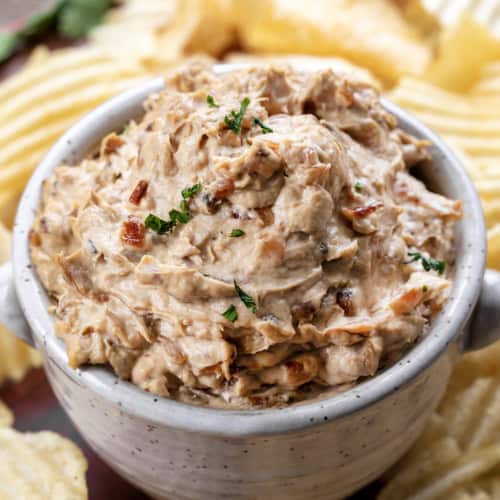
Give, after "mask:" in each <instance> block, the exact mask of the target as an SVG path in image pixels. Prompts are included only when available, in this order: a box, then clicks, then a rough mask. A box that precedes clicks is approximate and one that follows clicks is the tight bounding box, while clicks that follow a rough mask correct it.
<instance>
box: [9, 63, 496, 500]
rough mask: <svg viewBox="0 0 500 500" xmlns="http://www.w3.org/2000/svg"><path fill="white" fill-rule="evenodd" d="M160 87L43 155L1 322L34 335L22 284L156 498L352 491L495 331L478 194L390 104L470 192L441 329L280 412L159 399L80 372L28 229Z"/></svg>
mask: <svg viewBox="0 0 500 500" xmlns="http://www.w3.org/2000/svg"><path fill="white" fill-rule="evenodd" d="M231 68H232V67H228V66H225V67H217V69H216V70H217V71H228V70H230V69H231ZM162 86H163V82H162V80H156V81H153V82H151V83H149V84H147V85H145V86H143V87H141V88H140V89H136V90H133V91H130V92H128V93H126V94H124V95H122V96H120V97H118V98H116V99H113V100H112V101H110V102H108V103H107V104H105V105H104V106H102V107H100V108H99V109H97V110H96V111H94V112H93V113H91V114H90V115H88V116H87V117H85V118H84V119H83V120H82V121H80V122H79V123H78V124H77V125H76V126H75V127H73V128H72V129H71V130H70V131H69V132H68V133H67V134H66V135H65V136H63V137H62V139H60V140H59V142H58V143H57V144H56V145H55V146H54V147H53V149H52V150H51V151H50V152H49V154H48V155H47V157H46V158H45V160H44V161H43V162H42V163H41V164H40V166H39V168H38V169H37V171H36V172H35V174H34V176H33V178H32V179H31V181H30V183H29V185H28V187H27V189H26V191H25V194H24V196H23V198H22V201H21V205H20V208H19V211H18V215H17V220H16V226H15V232H14V253H13V256H14V257H13V280H11V283H12V284H13V286H12V285H11V286H10V287H9V286H7V285H6V283H7V282H8V280H9V276H8V275H9V274H10V269H9V268H8V267H7V268H4V269H3V270H1V271H0V283H1V282H3V286H0V306H1V307H0V311H1V312H0V321H1V320H2V319H3V321H5V322H6V323H8V324H9V325H11V326H12V327H14V328H16V331H17V332H19V334H20V335H23V334H24V336H25V338H27V330H26V329H23V326H22V323H23V320H22V318H21V311H20V310H18V306H17V305H16V303H15V294H17V297H18V298H19V303H20V307H21V309H22V311H23V313H24V315H25V316H26V318H27V321H28V322H29V325H30V327H31V329H32V332H33V338H34V341H35V343H36V345H37V346H38V348H39V349H40V350H41V351H42V353H43V355H44V358H45V369H46V371H47V374H48V377H49V380H50V383H51V384H52V387H53V389H54V391H55V393H56V395H57V397H58V398H59V400H60V402H61V404H62V406H63V407H64V408H65V410H66V411H67V413H68V414H69V416H70V417H71V419H72V420H73V422H74V423H75V424H76V426H77V427H78V428H79V430H80V432H81V433H82V435H83V436H84V437H85V438H86V439H87V441H88V442H89V443H90V445H91V446H92V447H93V448H94V449H95V450H96V452H97V453H98V454H99V455H100V456H101V457H102V458H103V459H104V460H105V461H106V462H107V463H108V464H109V465H110V466H111V467H113V468H114V469H115V470H116V471H117V472H118V473H119V474H121V475H122V476H123V477H125V478H127V479H128V480H129V481H130V482H132V483H134V484H135V485H137V486H138V487H139V488H142V489H143V490H144V491H145V492H147V493H149V494H150V495H152V496H154V497H156V498H168V499H170V500H181V499H182V500H188V499H189V500H194V499H206V498H210V499H224V498H227V499H231V500H236V499H264V498H265V499H267V498H272V499H273V500H276V499H282V498H283V499H285V498H286V499H313V498H314V499H328V500H331V499H336V498H342V497H344V496H346V495H348V494H350V493H352V492H353V491H355V490H357V489H358V488H360V487H362V486H363V485H365V484H367V483H368V482H370V481H372V480H373V479H374V478H376V477H377V476H379V475H380V474H381V473H382V472H383V471H384V470H386V469H387V468H388V467H389V466H390V465H392V464H393V463H394V462H395V461H396V460H397V459H398V458H399V457H400V456H401V455H402V454H403V453H404V452H405V451H406V450H407V449H408V448H409V447H410V446H411V444H412V443H413V442H414V440H415V439H416V438H417V437H418V435H419V434H420V432H421V431H422V430H423V428H424V426H425V423H426V420H427V418H428V417H429V415H430V414H431V413H432V411H433V410H434V408H435V407H436V405H437V403H438V401H439V399H440V397H441V396H442V394H443V392H444V390H445V388H446V384H447V381H448V379H449V376H450V373H451V370H452V367H453V364H454V362H455V360H456V359H457V358H458V356H459V354H460V352H461V351H462V350H463V348H464V346H475V345H480V344H483V343H484V342H485V341H484V340H482V339H481V338H480V337H471V336H470V335H468V334H467V333H466V332H467V330H468V329H467V328H466V325H467V322H468V321H469V320H470V318H471V315H472V312H473V310H474V307H475V304H476V302H477V299H478V296H479V292H480V290H481V284H482V282H483V273H484V261H485V246H486V244H485V228H484V223H483V215H482V211H481V207H480V203H479V200H478V197H477V194H476V192H475V190H474V188H473V186H472V183H471V181H470V179H469V178H468V176H467V175H466V173H465V172H464V170H463V168H462V167H461V165H460V164H459V162H458V161H457V159H456V158H455V157H454V156H453V154H452V153H451V152H450V151H449V150H448V148H447V147H446V146H445V145H444V144H443V143H442V141H441V140H440V139H439V138H438V137H436V136H435V135H434V134H432V133H431V132H430V131H429V130H428V129H426V128H425V127H423V126H422V125H421V124H419V123H418V122H417V121H416V120H415V119H413V118H412V117H410V116H409V115H407V114H406V113H404V112H403V111H401V110H400V109H398V108H397V107H395V106H394V105H392V104H390V103H388V102H384V104H385V105H386V106H387V108H388V109H389V110H390V111H391V112H393V113H394V114H395V115H396V116H397V117H398V119H399V121H400V126H401V127H402V128H404V129H406V130H407V131H409V132H411V133H413V134H415V135H417V136H419V137H424V138H427V139H429V140H430V141H431V142H432V143H433V145H434V146H433V156H434V160H433V161H432V162H431V163H429V164H427V165H425V166H424V167H423V168H422V175H423V177H424V178H425V179H426V180H427V182H428V183H429V184H430V185H431V187H434V188H436V189H439V190H440V191H441V192H443V193H444V194H446V195H448V196H450V197H454V198H461V199H462V200H463V202H464V213H465V217H464V219H463V220H462V221H461V222H460V223H459V227H458V231H457V263H456V267H455V276H454V285H453V291H452V297H451V299H450V300H449V301H448V303H447V305H446V307H445V308H444V310H443V311H442V312H441V313H440V314H439V316H438V317H436V319H435V320H434V322H433V327H432V329H431V331H430V333H429V334H428V335H427V337H426V338H425V339H423V340H422V341H420V342H419V344H418V345H417V346H415V347H414V348H413V349H412V351H411V352H410V353H409V354H408V355H407V356H405V357H404V358H403V359H402V360H401V361H400V362H399V363H397V364H396V365H395V366H393V367H391V368H389V369H387V370H385V371H384V372H382V373H380V374H378V375H377V376H376V377H374V378H373V379H370V380H367V381H365V382H363V383H361V384H359V385H358V386H356V387H355V388H353V389H352V390H349V391H347V392H344V393H342V394H339V395H336V396H335V397H332V398H330V399H325V400H322V401H314V402H310V403H307V404H301V405H297V406H291V407H289V408H285V409H281V410H277V409H270V410H262V411H260V410H259V411H227V410H226V411H224V410H215V409H209V408H199V407H192V406H188V405H185V404H182V403H179V402H176V401H172V400H168V399H163V398H159V397H156V396H155V395H153V394H149V393H146V392H143V391H141V390H140V389H138V388H137V387H135V386H133V385H131V384H130V383H128V382H124V381H120V380H118V379H117V378H116V377H115V376H114V375H113V374H112V373H111V372H110V371H109V370H107V369H105V368H102V367H88V368H84V369H78V370H72V369H71V368H69V367H68V366H67V356H66V352H65V348H64V345H63V343H62V342H61V341H59V340H58V339H56V337H55V335H54V331H53V319H52V318H51V316H50V315H49V314H48V312H47V306H48V299H47V296H46V294H45V292H44V290H43V288H42V286H41V284H40V283H39V281H38V280H37V278H36V276H35V274H34V272H33V269H32V268H31V264H30V257H29V251H28V243H27V232H28V230H29V228H30V226H31V224H32V221H33V218H34V212H35V210H36V207H37V205H38V202H39V195H40V185H41V182H42V181H43V179H45V178H47V177H48V176H49V174H50V172H51V171H52V169H53V168H54V167H55V166H56V165H58V164H60V163H62V162H64V161H77V160H78V159H80V158H81V157H82V156H83V155H85V154H86V153H87V152H88V151H89V150H90V149H91V148H92V147H93V146H94V145H95V144H96V143H97V142H98V140H99V139H100V138H101V137H102V136H104V135H105V134H107V133H108V132H110V131H112V130H115V129H120V128H121V127H122V126H123V124H124V123H125V122H126V121H127V120H128V119H130V118H136V117H139V116H140V115H141V112H142V107H141V102H142V101H143V100H144V98H145V97H146V96H148V95H149V94H151V93H154V92H157V91H159V90H161V88H162ZM489 273H490V272H489ZM2 276H3V278H2ZM488 278H489V284H488V286H487V287H486V288H485V289H484V291H483V298H484V303H485V304H486V303H487V304H489V307H490V309H489V310H488V314H489V316H488V320H487V321H486V320H485V318H483V317H482V316H481V311H480V310H479V312H477V313H476V317H475V318H473V319H472V321H476V322H481V321H482V322H483V323H481V324H482V325H483V326H484V325H486V326H487V327H488V328H489V332H484V333H485V337H484V338H486V339H487V340H488V341H491V340H492V338H493V337H494V336H498V334H499V332H498V331H494V328H493V327H494V326H495V325H496V326H498V325H499V324H500V321H499V319H500V316H499V311H500V308H499V304H498V302H499V300H500V299H499V295H500V294H499V293H498V287H499V286H500V280H499V278H498V274H495V273H492V272H491V273H490V274H488ZM495 294H496V295H495ZM495 315H496V316H495ZM484 321H486V323H484ZM478 324H479V323H478ZM464 332H465V333H464ZM486 334H488V335H489V336H487V335H486ZM28 340H29V339H28Z"/></svg>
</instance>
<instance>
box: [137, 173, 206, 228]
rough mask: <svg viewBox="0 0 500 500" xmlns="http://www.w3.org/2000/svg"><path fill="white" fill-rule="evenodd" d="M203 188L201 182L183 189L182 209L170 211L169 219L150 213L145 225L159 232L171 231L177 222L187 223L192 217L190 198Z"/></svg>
mask: <svg viewBox="0 0 500 500" xmlns="http://www.w3.org/2000/svg"><path fill="white" fill-rule="evenodd" d="M200 190H201V184H199V183H198V184H195V185H194V186H191V187H188V188H185V189H183V190H182V201H181V203H180V210H176V209H175V208H174V209H172V210H170V212H169V213H168V216H169V220H168V221H166V220H163V219H161V218H160V217H158V216H157V215H154V214H149V215H148V216H147V217H146V219H145V220H144V225H145V226H146V227H147V228H148V229H152V230H153V231H154V232H155V233H157V234H167V233H170V232H171V231H172V230H173V229H174V227H175V226H177V224H187V223H188V222H189V221H190V219H191V214H190V213H189V205H188V200H189V199H191V198H192V197H193V196H194V195H195V194H196V193H199V192H200Z"/></svg>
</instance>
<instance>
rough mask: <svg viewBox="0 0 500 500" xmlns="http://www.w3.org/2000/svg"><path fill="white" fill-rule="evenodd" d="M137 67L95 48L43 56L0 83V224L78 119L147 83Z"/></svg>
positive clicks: (38, 55) (43, 53) (7, 220)
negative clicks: (36, 170)
mask: <svg viewBox="0 0 500 500" xmlns="http://www.w3.org/2000/svg"><path fill="white" fill-rule="evenodd" d="M150 77H151V74H150V73H148V72H147V71H146V70H145V69H144V68H143V67H142V66H141V64H140V62H137V61H134V60H129V61H123V60H119V59H114V58H111V57H110V56H109V55H108V54H107V53H106V52H105V51H103V50H102V49H98V48H95V47H79V48H69V49H62V50H57V51H54V52H50V53H47V51H46V50H45V49H38V50H37V51H35V55H34V56H33V57H32V59H31V61H30V62H29V63H28V65H27V66H26V67H25V68H24V69H23V70H22V71H20V72H19V73H18V74H16V75H14V76H13V77H11V78H9V79H7V80H6V81H5V82H3V83H1V84H0V106H1V108H2V117H3V118H4V121H3V122H2V124H0V221H2V222H3V223H4V224H7V225H8V226H9V225H10V224H11V223H12V216H13V211H14V207H15V203H16V201H17V199H18V197H19V196H20V194H21V192H22V190H23V188H24V185H25V184H26V181H27V180H28V178H29V177H30V175H31V173H32V172H33V170H34V168H35V167H36V165H37V164H38V163H39V162H40V160H41V159H42V158H43V156H44V155H45V153H46V152H47V150H48V149H49V148H50V146H52V144H54V143H55V141H56V140H57V139H58V138H59V137H60V136H61V135H62V134H63V133H64V132H65V131H66V130H67V129H68V128H69V127H70V126H71V125H72V124H73V123H75V122H76V121H77V120H78V119H79V118H80V117H81V116H82V115H84V114H85V113H87V112H88V111H90V110H91V109H93V108H95V107H96V106H98V105H99V104H101V103H102V102H103V101H106V100H107V99H109V98H110V97H112V96H114V95H116V94H119V93H120V92H122V91H123V90H125V89H127V88H130V87H132V86H134V85H138V84H139V83H141V82H143V81H145V80H146V79H149V78H150Z"/></svg>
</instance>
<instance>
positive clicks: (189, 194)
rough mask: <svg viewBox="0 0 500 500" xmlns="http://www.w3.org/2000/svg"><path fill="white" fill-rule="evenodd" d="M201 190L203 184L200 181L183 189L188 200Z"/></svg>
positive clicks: (183, 195) (184, 196) (183, 193)
mask: <svg viewBox="0 0 500 500" xmlns="http://www.w3.org/2000/svg"><path fill="white" fill-rule="evenodd" d="M200 190H201V184H200V183H199V182H198V183H196V184H195V185H194V186H191V187H187V188H184V189H183V190H182V198H183V199H184V200H188V199H189V198H192V197H193V196H194V195H195V194H197V193H199V192H200Z"/></svg>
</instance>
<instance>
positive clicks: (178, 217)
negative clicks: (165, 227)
mask: <svg viewBox="0 0 500 500" xmlns="http://www.w3.org/2000/svg"><path fill="white" fill-rule="evenodd" d="M168 215H169V217H170V221H171V222H174V223H175V224H177V223H178V222H180V223H181V224H187V223H188V222H189V219H191V215H190V214H189V212H187V211H183V212H179V210H175V208H174V209H173V210H170V212H169V213H168Z"/></svg>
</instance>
